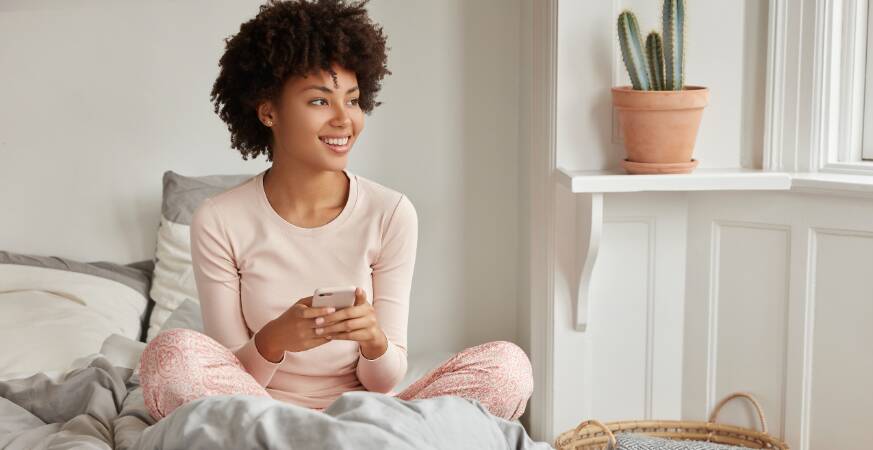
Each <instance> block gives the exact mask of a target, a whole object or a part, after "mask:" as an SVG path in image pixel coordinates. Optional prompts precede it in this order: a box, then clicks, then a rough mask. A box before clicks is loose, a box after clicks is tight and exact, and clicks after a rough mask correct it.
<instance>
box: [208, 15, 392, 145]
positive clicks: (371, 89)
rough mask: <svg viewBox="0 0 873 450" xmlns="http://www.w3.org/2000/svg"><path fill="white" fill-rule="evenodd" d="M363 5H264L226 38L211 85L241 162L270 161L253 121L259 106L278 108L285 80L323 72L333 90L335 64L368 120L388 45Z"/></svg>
mask: <svg viewBox="0 0 873 450" xmlns="http://www.w3.org/2000/svg"><path fill="white" fill-rule="evenodd" d="M368 2H369V0H362V1H359V2H357V3H353V4H346V3H344V2H343V1H342V0H315V1H306V0H292V1H281V0H269V1H268V2H267V3H265V4H263V5H261V6H260V9H259V12H258V14H257V16H255V17H254V18H253V19H251V20H249V21H248V22H245V23H243V24H242V25H240V29H239V33H237V34H236V35H233V36H231V37H229V38H227V39H225V43H226V44H227V45H226V47H225V51H224V55H222V57H221V60H220V61H219V67H220V71H219V74H218V78H217V79H216V80H215V84H214V85H213V86H212V93H211V99H212V102H213V104H214V105H215V113H216V114H218V116H219V117H220V118H221V120H223V121H224V122H225V123H226V124H227V129H228V130H229V131H230V140H231V147H232V148H234V149H237V150H239V152H240V153H241V154H242V157H243V159H244V160H247V159H248V158H249V157H253V158H257V157H258V155H260V154H261V153H264V154H266V155H267V161H272V160H273V149H272V132H271V130H270V129H269V128H267V127H265V126H263V124H262V123H261V121H260V120H259V119H258V115H257V106H258V104H260V103H261V102H263V101H265V100H273V101H278V100H279V99H280V97H281V93H282V86H283V85H284V83H285V81H286V80H288V79H289V78H291V77H295V76H304V75H309V74H312V73H316V72H318V71H319V70H325V71H327V72H329V73H330V74H331V76H332V77H333V80H334V83H336V72H335V71H334V70H333V69H332V68H331V66H332V65H333V64H338V65H339V66H341V67H343V68H345V69H346V70H349V71H351V72H354V73H355V75H356V77H357V79H358V88H359V89H360V96H359V99H358V104H359V106H360V108H361V109H362V110H363V111H364V112H365V113H367V114H369V113H370V112H371V111H372V110H373V108H375V107H376V106H379V105H380V104H381V102H377V101H376V94H377V93H378V92H379V90H380V89H381V87H382V85H381V81H382V78H383V77H385V75H390V74H391V72H390V71H389V70H388V67H387V65H386V61H387V59H388V57H387V54H386V51H387V49H388V47H386V38H385V36H384V35H383V33H382V28H381V27H380V26H378V25H376V24H375V23H373V22H372V21H371V20H370V18H369V16H368V15H367V11H366V10H365V9H364V6H366V4H367V3H368Z"/></svg>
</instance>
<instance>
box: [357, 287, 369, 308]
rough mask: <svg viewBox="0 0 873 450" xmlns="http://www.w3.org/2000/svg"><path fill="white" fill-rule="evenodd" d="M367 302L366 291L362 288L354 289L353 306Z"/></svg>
mask: <svg viewBox="0 0 873 450" xmlns="http://www.w3.org/2000/svg"><path fill="white" fill-rule="evenodd" d="M364 303H367V291H365V290H363V289H362V288H356V289H355V306H358V305H363V304H364Z"/></svg>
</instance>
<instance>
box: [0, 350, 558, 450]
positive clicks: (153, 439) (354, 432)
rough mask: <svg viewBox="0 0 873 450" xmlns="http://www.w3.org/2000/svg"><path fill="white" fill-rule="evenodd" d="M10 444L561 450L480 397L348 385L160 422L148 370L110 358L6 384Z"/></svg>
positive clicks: (3, 419)
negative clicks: (326, 396) (329, 392)
mask: <svg viewBox="0 0 873 450" xmlns="http://www.w3.org/2000/svg"><path fill="white" fill-rule="evenodd" d="M0 448H3V449H15V450H18V449H22V450H23V449H28V450H31V449H36V450H40V449H53V450H54V449H73V448H75V449H101V450H102V449H113V448H115V449H122V450H126V449H158V448H163V449H174V448H180V449H183V448H184V449H199V448H203V449H219V448H230V449H245V448H281V449H341V448H354V449H379V450H382V449H413V448H414V449H464V448H470V449H474V448H475V449H534V450H535V449H551V448H552V447H551V446H550V445H549V444H547V443H545V442H534V441H533V440H531V439H530V437H529V436H528V435H527V433H526V432H525V430H524V428H523V427H522V426H521V425H520V424H519V423H517V422H510V421H507V420H504V419H501V418H499V417H496V416H494V415H492V414H490V413H489V412H488V411H487V410H486V409H485V408H484V407H483V406H482V405H481V404H480V403H479V402H478V401H475V400H467V399H463V398H460V397H453V396H444V397H436V398H431V399H424V400H409V401H407V400H401V399H398V398H396V397H390V396H387V395H383V394H379V393H373V392H366V391H355V392H347V393H345V394H343V395H342V396H341V397H340V398H338V399H337V400H336V401H334V403H332V404H331V405H330V406H329V407H328V408H327V409H326V410H324V411H323V412H319V411H315V410H310V409H308V408H304V407H300V406H296V405H292V404H288V403H284V402H280V401H277V400H273V399H270V398H265V397H254V396H241V395H238V396H212V397H205V398H202V399H198V400H195V401H192V402H189V403H187V404H185V405H183V406H181V407H179V408H177V409H176V410H175V411H173V413H172V414H170V415H169V416H167V417H165V418H164V419H163V420H161V421H160V422H158V423H155V421H154V420H153V419H152V418H151V416H150V415H149V414H148V411H147V410H146V408H145V404H144V403H143V397H142V389H141V387H140V386H139V380H138V374H137V373H134V371H133V370H131V369H128V368H124V367H119V366H113V365H112V363H111V362H110V360H109V359H107V358H105V357H104V356H102V355H98V356H97V357H95V358H94V359H93V360H92V361H90V363H88V365H87V366H85V367H81V368H78V369H74V370H72V371H70V372H68V373H67V374H65V375H63V376H61V377H59V378H58V379H52V378H50V377H48V376H46V375H45V374H36V375H33V376H31V377H27V378H21V379H16V380H6V381H0Z"/></svg>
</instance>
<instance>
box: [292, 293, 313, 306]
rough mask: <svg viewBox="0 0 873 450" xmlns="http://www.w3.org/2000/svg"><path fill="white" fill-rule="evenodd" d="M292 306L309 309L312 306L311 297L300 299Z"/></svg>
mask: <svg viewBox="0 0 873 450" xmlns="http://www.w3.org/2000/svg"><path fill="white" fill-rule="evenodd" d="M294 304H295V305H306V306H309V307H311V306H312V296H311V295H310V296H309V297H304V298H301V299H300V300H297V302H296V303H294Z"/></svg>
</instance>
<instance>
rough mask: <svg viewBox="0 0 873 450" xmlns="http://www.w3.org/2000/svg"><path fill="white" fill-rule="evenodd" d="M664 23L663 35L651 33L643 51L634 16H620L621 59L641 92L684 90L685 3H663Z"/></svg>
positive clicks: (624, 13) (681, 0)
mask: <svg viewBox="0 0 873 450" xmlns="http://www.w3.org/2000/svg"><path fill="white" fill-rule="evenodd" d="M661 21H662V24H661V26H662V33H661V34H658V32H657V31H652V32H651V33H649V35H648V36H647V37H646V45H645V49H644V48H643V43H642V41H641V40H640V26H639V24H638V23H637V17H636V16H635V15H634V13H633V12H632V11H630V10H627V9H626V10H624V11H622V12H621V14H619V16H618V41H619V44H620V45H621V56H622V59H624V65H625V68H627V73H628V75H629V76H630V79H631V83H633V86H634V89H636V90H638V91H681V90H682V89H683V88H684V87H685V0H664V6H663V9H662V10H661ZM662 36H663V39H662V38H661V37H662Z"/></svg>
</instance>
